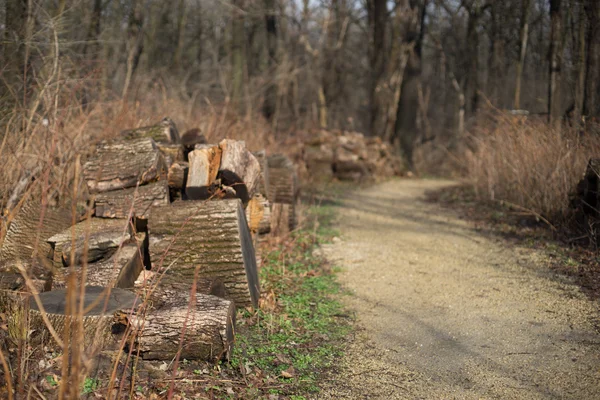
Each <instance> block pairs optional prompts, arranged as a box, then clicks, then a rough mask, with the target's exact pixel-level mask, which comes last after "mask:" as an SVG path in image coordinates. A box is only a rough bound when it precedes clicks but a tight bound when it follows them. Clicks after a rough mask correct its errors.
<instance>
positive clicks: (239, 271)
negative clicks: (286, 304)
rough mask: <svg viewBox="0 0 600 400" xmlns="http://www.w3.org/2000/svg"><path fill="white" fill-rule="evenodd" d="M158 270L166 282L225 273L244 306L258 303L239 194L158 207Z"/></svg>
mask: <svg viewBox="0 0 600 400" xmlns="http://www.w3.org/2000/svg"><path fill="white" fill-rule="evenodd" d="M148 233H149V239H150V244H149V247H150V258H151V262H152V270H153V271H156V272H159V273H162V272H163V271H164V276H163V278H162V279H163V281H164V282H165V284H168V283H170V282H174V283H186V282H187V283H190V284H191V283H192V282H193V280H194V276H195V275H194V274H195V269H196V266H200V269H199V275H198V276H199V277H200V278H210V279H220V280H221V281H222V282H223V284H224V285H225V288H226V290H227V295H228V298H230V299H232V300H234V301H235V304H236V305H237V306H239V307H244V306H249V305H252V306H254V307H256V306H258V297H259V292H260V289H259V282H258V275H257V271H256V258H255V253H254V247H253V245H252V238H251V235H250V231H249V230H248V223H247V221H246V215H245V213H244V210H243V208H242V204H241V202H240V200H238V199H232V200H222V201H205V202H197V201H178V202H174V203H172V204H171V205H169V206H167V207H155V208H153V209H152V213H151V215H150V219H149V221H148Z"/></svg>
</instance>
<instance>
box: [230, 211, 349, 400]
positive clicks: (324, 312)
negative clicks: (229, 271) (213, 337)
mask: <svg viewBox="0 0 600 400" xmlns="http://www.w3.org/2000/svg"><path fill="white" fill-rule="evenodd" d="M334 217H335V210H334V208H333V207H332V206H320V207H312V208H310V209H309V223H308V224H307V227H306V228H305V229H303V230H301V231H300V232H297V233H296V234H295V235H294V237H293V240H292V241H291V242H289V243H285V244H281V245H279V246H277V247H276V248H273V249H272V250H271V251H270V252H269V253H268V255H267V256H266V257H265V263H264V264H263V266H262V268H261V271H260V278H261V285H262V292H263V298H262V301H261V309H260V310H259V311H257V312H255V313H250V312H245V313H244V315H243V316H242V318H240V320H239V327H238V336H237V339H236V346H235V350H234V355H233V358H232V360H231V366H232V367H233V368H235V369H238V370H240V371H241V372H242V374H244V375H252V377H261V381H260V382H255V384H254V385H253V386H254V389H255V390H254V391H253V392H252V393H250V392H247V393H246V395H247V396H248V397H255V396H256V397H262V396H265V395H269V394H283V395H287V396H292V397H290V398H294V399H303V398H304V397H303V396H302V395H305V394H306V395H308V394H314V393H316V392H318V391H319V387H318V377H319V373H320V372H321V371H322V370H323V369H325V368H327V367H329V366H331V365H332V363H334V362H335V360H336V358H337V357H339V356H340V350H341V342H342V339H343V338H344V337H345V336H346V335H347V334H348V333H349V331H350V329H351V325H350V323H349V321H348V319H347V317H346V315H345V314H344V310H343V307H342V305H341V303H340V302H339V295H340V293H341V288H340V285H339V284H338V282H337V280H336V277H335V274H334V273H333V272H332V270H331V268H329V266H327V265H326V263H325V261H324V260H323V259H321V258H319V257H317V256H315V255H314V254H313V253H314V252H313V250H314V249H315V247H316V246H318V245H319V244H320V243H325V242H328V241H330V240H331V239H332V238H333V237H334V236H335V235H337V234H338V233H337V232H336V231H335V230H334V229H332V228H331V225H332V223H333V220H334Z"/></svg>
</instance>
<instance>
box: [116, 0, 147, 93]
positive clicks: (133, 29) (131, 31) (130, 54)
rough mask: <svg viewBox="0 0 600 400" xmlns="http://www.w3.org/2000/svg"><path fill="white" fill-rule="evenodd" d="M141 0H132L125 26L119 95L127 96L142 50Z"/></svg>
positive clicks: (142, 18) (142, 20)
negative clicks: (124, 51) (125, 35)
mask: <svg viewBox="0 0 600 400" xmlns="http://www.w3.org/2000/svg"><path fill="white" fill-rule="evenodd" d="M141 3H142V2H141V0H132V2H131V11H130V13H129V21H128V27H127V64H126V72H125V83H124V84H123V92H122V93H121V97H123V99H126V98H127V94H128V93H129V86H130V85H131V80H132V79H133V75H134V74H135V71H136V70H137V67H138V64H139V62H140V57H141V56H142V51H143V50H144V14H143V9H142V4H141Z"/></svg>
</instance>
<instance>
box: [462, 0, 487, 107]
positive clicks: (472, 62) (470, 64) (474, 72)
mask: <svg viewBox="0 0 600 400" xmlns="http://www.w3.org/2000/svg"><path fill="white" fill-rule="evenodd" d="M467 10H468V22H467V38H466V39H467V40H466V51H465V57H466V62H467V71H466V75H465V84H464V93H465V97H466V99H465V101H466V110H465V111H466V113H467V115H469V116H470V115H472V114H473V113H475V111H477V107H478V106H479V32H477V27H478V26H479V20H480V18H481V16H482V14H483V12H482V10H481V4H480V0H474V1H473V2H472V3H471V5H470V7H468V8H467Z"/></svg>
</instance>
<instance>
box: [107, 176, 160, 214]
mask: <svg viewBox="0 0 600 400" xmlns="http://www.w3.org/2000/svg"><path fill="white" fill-rule="evenodd" d="M165 204H169V187H168V184H167V181H166V180H160V181H158V182H153V183H150V184H148V185H143V186H139V187H137V188H135V187H134V188H128V189H122V190H113V191H110V192H104V193H99V194H98V195H97V196H96V199H95V207H96V210H95V216H96V217H100V218H128V217H129V216H130V215H131V216H133V217H138V218H148V214H149V212H150V208H151V207H153V206H161V205H165Z"/></svg>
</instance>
